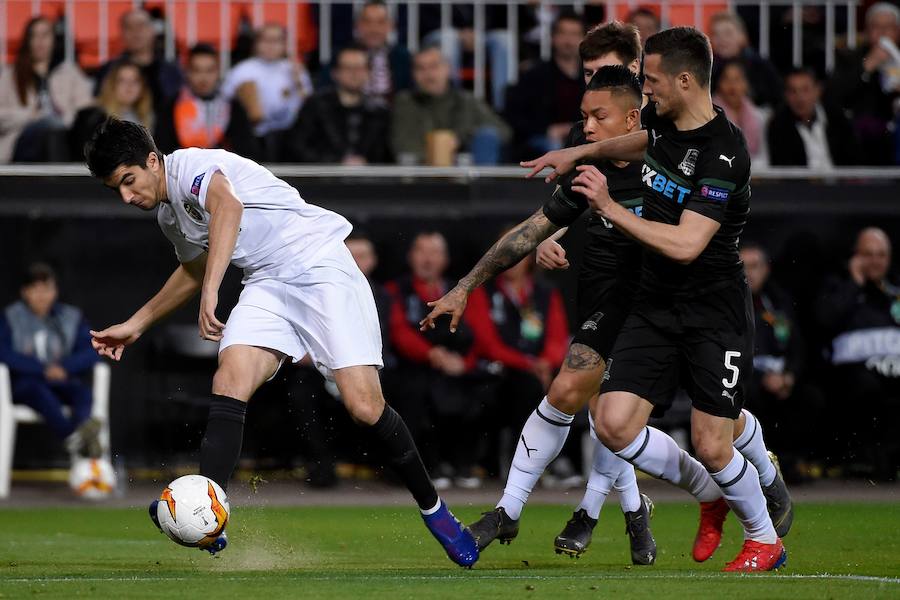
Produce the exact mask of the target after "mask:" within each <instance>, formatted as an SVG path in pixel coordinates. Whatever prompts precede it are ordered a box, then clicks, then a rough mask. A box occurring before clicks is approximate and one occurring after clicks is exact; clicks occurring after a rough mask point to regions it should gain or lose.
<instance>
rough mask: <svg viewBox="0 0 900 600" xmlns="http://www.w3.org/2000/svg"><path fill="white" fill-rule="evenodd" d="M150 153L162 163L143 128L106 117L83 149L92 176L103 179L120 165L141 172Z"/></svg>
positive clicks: (150, 137) (151, 140)
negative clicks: (154, 154) (135, 167)
mask: <svg viewBox="0 0 900 600" xmlns="http://www.w3.org/2000/svg"><path fill="white" fill-rule="evenodd" d="M151 152H154V153H156V156H157V157H158V158H159V159H160V161H162V154H161V153H160V151H159V150H158V149H157V148H156V143H155V142H154V141H153V136H151V135H150V132H149V131H147V129H146V128H145V127H144V126H143V125H139V124H137V123H132V122H130V121H120V120H119V119H116V118H115V117H107V119H106V120H105V121H103V122H102V123H100V125H98V126H97V128H96V129H94V133H93V134H92V135H91V138H90V139H89V140H88V142H87V143H86V144H85V145H84V160H85V162H86V163H87V166H88V169H90V171H91V175H93V176H94V177H96V178H98V179H106V178H107V177H109V176H110V175H112V172H113V171H115V170H116V169H118V168H119V167H120V166H123V165H124V166H126V167H133V166H139V167H141V168H144V167H145V166H146V164H147V156H149V155H150V153H151Z"/></svg>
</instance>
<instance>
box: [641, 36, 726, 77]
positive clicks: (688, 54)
mask: <svg viewBox="0 0 900 600" xmlns="http://www.w3.org/2000/svg"><path fill="white" fill-rule="evenodd" d="M649 54H659V55H660V56H661V57H662V63H661V64H662V68H663V70H664V71H666V72H667V73H668V74H669V75H677V74H678V73H681V72H683V71H687V72H688V73H690V74H691V75H693V76H694V78H695V79H696V80H697V83H699V84H700V85H701V86H702V87H704V88H708V87H709V83H710V81H709V78H710V73H711V71H712V48H711V47H710V45H709V38H707V37H706V35H705V34H704V33H703V32H702V31H700V30H698V29H694V28H693V27H673V28H672V29H666V30H665V31H660V32H659V33H656V34H654V35H651V36H650V37H649V38H648V39H647V41H646V42H645V43H644V55H645V56H646V55H649Z"/></svg>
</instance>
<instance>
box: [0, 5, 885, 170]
mask: <svg viewBox="0 0 900 600" xmlns="http://www.w3.org/2000/svg"><path fill="white" fill-rule="evenodd" d="M439 10H440V7H439V6H438V5H422V7H421V18H420V31H421V42H422V44H421V50H419V51H417V52H415V53H414V54H412V55H411V54H410V53H409V51H408V50H407V49H406V48H405V46H404V45H399V44H394V43H392V42H391V40H394V39H395V38H396V37H397V36H396V35H395V33H396V32H395V25H394V23H393V21H392V18H391V14H390V11H389V10H388V7H387V5H386V4H384V2H383V0H369V1H368V2H366V3H365V4H364V5H362V6H361V7H360V9H359V10H358V11H357V12H356V14H355V15H353V16H352V17H349V16H348V17H347V18H345V19H343V20H342V19H337V20H336V25H338V26H340V27H342V28H343V29H346V31H344V30H343V29H342V30H340V31H337V32H336V35H335V36H334V37H335V39H336V41H338V42H342V43H340V44H339V47H338V50H337V51H336V53H335V55H334V59H333V60H332V62H331V64H327V65H318V66H317V68H313V66H314V65H312V62H313V61H314V57H312V56H310V57H309V61H304V60H303V58H302V57H301V59H298V60H292V59H290V58H288V56H290V55H291V53H290V52H288V39H287V32H286V31H285V29H284V28H283V27H282V26H281V25H276V24H267V25H264V26H263V27H261V28H260V29H259V30H258V31H256V32H254V34H253V38H252V42H250V40H246V39H244V40H241V39H239V40H238V43H237V44H236V48H235V52H234V53H233V56H234V59H235V60H234V62H233V64H234V66H233V67H232V68H231V69H230V70H228V71H227V72H226V73H225V74H224V77H222V76H221V69H220V64H219V58H220V54H219V52H218V50H217V49H216V48H214V47H212V46H210V45H208V44H203V43H201V44H197V45H195V46H194V47H192V48H190V49H186V51H185V52H183V53H182V54H183V55H182V56H180V57H179V59H178V60H176V61H168V60H166V59H165V58H164V56H163V53H162V39H161V37H160V36H158V34H157V32H158V31H161V30H162V28H161V27H159V26H158V25H159V23H158V22H156V21H155V19H158V18H159V15H156V16H152V15H151V14H150V13H149V12H147V11H145V10H143V9H135V10H133V11H130V12H128V13H125V14H124V15H123V16H122V18H121V21H120V24H119V35H120V37H121V43H122V45H123V47H124V52H123V53H122V54H121V55H120V56H118V57H115V58H114V59H112V60H110V61H109V62H107V63H106V64H103V65H102V66H101V67H100V68H99V69H97V70H96V72H95V73H92V74H91V76H90V77H89V76H88V75H87V74H85V72H83V71H82V69H81V68H80V67H79V66H78V64H77V62H76V63H73V62H66V61H64V60H63V56H64V52H63V43H62V37H61V28H60V27H58V26H57V25H58V24H57V23H54V22H53V21H51V20H50V19H49V18H47V17H36V18H34V19H32V20H30V21H29V22H28V23H27V25H26V26H25V30H24V32H23V34H22V36H21V39H22V43H21V44H20V46H19V48H18V50H17V51H16V53H15V60H14V62H13V64H10V65H7V66H4V67H3V68H2V72H0V163H6V162H42V161H51V162H60V161H68V160H75V161H77V160H80V157H81V147H82V145H83V143H84V141H85V139H86V136H87V135H88V133H89V132H90V131H91V130H92V128H93V126H94V125H95V124H96V123H97V122H98V121H99V120H101V119H102V118H103V117H104V116H105V115H115V116H117V117H119V118H122V119H127V120H132V121H136V122H140V123H142V124H144V125H146V126H147V127H148V128H149V129H150V130H151V131H153V132H154V134H155V137H156V139H157V141H158V143H159V146H160V149H161V150H163V151H165V152H170V151H172V150H175V149H177V148H180V147H190V146H197V147H205V148H214V147H224V148H228V149H230V150H233V151H235V152H237V153H239V154H242V155H244V156H248V157H251V158H254V159H257V160H259V161H262V162H298V163H314V162H320V163H342V164H348V165H360V164H390V163H399V164H403V165H413V164H435V165H450V164H455V163H457V164H472V163H474V164H498V163H502V162H511V161H517V160H520V159H525V158H533V157H534V156H535V155H536V154H539V153H542V152H545V151H547V150H549V149H553V148H558V147H560V146H561V145H562V144H563V142H564V137H565V135H566V133H567V132H568V130H569V127H570V126H571V124H572V123H573V122H575V121H577V120H578V119H579V112H578V107H579V100H580V97H581V93H582V91H583V88H584V82H583V78H582V73H581V64H580V60H579V42H580V41H581V39H582V37H583V36H584V33H585V30H586V28H589V27H590V26H592V25H593V24H595V23H599V22H601V21H602V20H603V19H604V18H605V16H604V14H603V9H602V6H595V5H590V4H589V5H588V6H587V7H586V8H585V10H584V11H583V12H582V14H576V13H575V12H572V11H569V10H568V9H565V8H561V7H559V8H555V9H554V10H556V16H555V21H554V22H553V25H552V34H551V47H552V56H551V59H550V60H549V61H541V60H540V59H539V53H538V50H537V43H536V38H535V32H536V31H537V30H538V29H539V27H538V20H537V17H536V15H535V14H534V11H535V10H537V8H536V6H532V5H523V6H521V7H520V9H519V10H520V15H519V19H518V20H519V25H520V30H521V31H522V32H523V33H522V36H521V37H522V39H520V40H518V41H517V42H518V43H517V45H516V47H517V48H519V59H520V62H519V65H518V67H519V68H518V71H519V78H518V82H517V83H515V84H510V81H509V77H508V72H509V65H508V64H507V62H508V60H509V52H508V50H509V48H510V43H511V40H510V39H509V36H510V33H509V31H508V30H507V29H506V25H507V24H506V8H505V6H499V5H497V6H494V5H491V6H488V7H487V15H486V28H485V31H486V34H485V36H484V39H485V50H486V57H487V61H486V63H487V73H488V82H487V85H486V89H487V98H486V100H482V99H479V98H476V97H475V96H474V95H473V94H472V92H471V91H470V89H471V87H472V83H473V82H472V69H471V68H470V65H471V61H472V49H473V43H474V41H473V40H474V38H473V30H472V26H473V15H472V7H471V6H470V5H453V9H452V22H453V28H452V29H450V30H445V31H442V30H441V29H440V15H439ZM773 10H774V9H773ZM779 10H781V9H779ZM785 10H787V12H784V13H780V12H778V11H776V12H778V15H779V17H778V18H779V19H780V22H781V25H780V26H781V27H782V28H784V30H785V31H787V30H788V29H789V28H790V23H791V20H792V19H793V18H795V17H794V16H792V13H791V12H790V9H785ZM436 11H437V12H436ZM817 11H818V12H817ZM822 11H824V7H812V6H809V7H804V9H803V15H802V19H803V29H804V35H805V38H804V39H805V40H806V42H805V44H804V64H805V65H806V66H804V67H792V66H791V64H792V61H791V60H790V52H789V50H788V51H787V52H785V50H784V48H783V47H782V46H783V44H784V42H783V40H781V39H780V38H782V37H790V36H781V35H778V34H777V33H778V32H780V31H781V29H776V30H775V32H776V34H775V35H772V38H773V42H772V49H771V57H772V60H770V59H767V58H764V57H762V56H760V54H759V53H758V52H757V50H756V49H754V48H753V46H752V44H751V42H750V40H751V39H758V38H757V36H755V35H751V34H750V33H751V32H749V31H748V28H747V26H746V25H745V22H744V20H743V19H742V18H741V16H740V15H739V14H738V13H733V12H722V13H718V14H716V15H714V16H713V17H712V18H711V19H710V22H709V24H708V32H709V34H710V40H711V42H712V47H713V51H714V55H715V60H714V70H713V91H714V94H715V101H716V103H717V104H719V105H720V106H722V107H723V108H724V109H725V111H726V113H727V115H728V117H729V119H731V120H732V121H733V122H734V123H736V124H738V125H739V126H740V127H741V129H742V130H743V132H744V134H745V136H746V138H747V143H748V146H749V149H750V151H751V154H752V156H753V158H754V162H755V164H757V165H760V164H771V165H779V166H780V165H793V166H803V165H807V166H810V167H814V168H826V169H827V168H829V167H832V166H841V165H857V164H858V165H892V164H898V163H900V128H898V127H897V124H898V114H900V59H898V57H900V52H898V50H897V45H898V44H900V9H898V8H897V6H896V5H894V4H892V3H888V2H878V3H875V4H872V5H871V6H869V7H868V9H867V10H866V12H865V14H864V18H863V19H862V23H863V25H864V29H865V30H864V33H863V35H862V36H861V38H860V40H861V43H860V44H859V47H858V48H856V49H849V48H845V49H840V48H839V49H838V52H837V55H836V61H835V66H834V68H833V69H832V70H831V72H828V73H826V72H824V71H825V69H824V64H823V58H822V57H823V56H824V52H822V51H821V46H822V43H824V42H823V41H822V37H823V31H822V21H823V17H822V15H821V14H818V13H819V12H822ZM796 18H801V17H796ZM628 20H629V21H630V22H632V23H633V24H635V25H636V26H637V27H638V29H639V31H640V33H641V35H642V36H643V37H645V38H646V37H647V36H649V35H652V34H653V33H654V32H656V31H658V30H659V29H660V28H661V27H663V26H664V25H665V24H663V23H661V22H660V18H659V16H658V14H657V13H656V12H654V10H651V9H649V8H637V9H635V10H634V11H633V12H632V13H631V14H630V15H629V17H628ZM351 31H352V33H351ZM839 39H842V38H840V37H839ZM245 42H250V43H245ZM839 45H840V44H839ZM245 47H246V52H243V51H241V49H242V48H245ZM441 49H443V50H444V51H446V52H447V54H446V55H445V54H442V50H441ZM817 49H818V50H817ZM306 62H309V63H310V66H309V67H307V66H306ZM535 90H540V91H541V93H534V91H535ZM776 140H777V143H776Z"/></svg>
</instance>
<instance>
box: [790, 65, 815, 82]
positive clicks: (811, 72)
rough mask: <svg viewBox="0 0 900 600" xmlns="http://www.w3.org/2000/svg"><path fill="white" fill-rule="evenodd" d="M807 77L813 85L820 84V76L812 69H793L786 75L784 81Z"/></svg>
mask: <svg viewBox="0 0 900 600" xmlns="http://www.w3.org/2000/svg"><path fill="white" fill-rule="evenodd" d="M803 75H806V76H808V77H810V78H811V79H812V80H813V83H819V81H820V78H819V74H818V73H817V72H816V70H815V69H813V68H812V67H791V68H790V69H789V70H788V72H787V73H785V74H784V80H785V81H787V80H788V78H789V77H797V76H803Z"/></svg>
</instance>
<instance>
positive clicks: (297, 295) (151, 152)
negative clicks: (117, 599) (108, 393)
mask: <svg viewBox="0 0 900 600" xmlns="http://www.w3.org/2000/svg"><path fill="white" fill-rule="evenodd" d="M85 159H86V161H87V164H88V167H89V168H90V171H91V174H92V175H94V176H95V177H97V178H98V179H100V180H102V181H103V183H104V185H106V186H107V187H109V188H112V189H114V190H116V191H117V192H118V193H119V195H120V196H121V197H122V200H123V201H124V202H125V203H126V204H129V205H133V206H136V207H138V208H141V209H142V210H147V211H150V210H156V211H157V221H158V222H159V226H160V228H161V229H162V231H163V233H164V234H165V235H166V237H167V238H168V239H169V240H170V241H171V242H172V245H173V246H174V247H175V255H176V256H177V258H178V262H179V263H180V265H179V266H178V268H177V269H175V272H174V273H173V274H172V275H171V276H170V277H169V279H168V281H166V283H165V285H164V286H163V287H162V289H161V290H160V291H159V292H158V293H157V294H156V295H155V296H154V297H153V298H151V299H150V300H149V301H148V302H147V303H146V304H144V306H142V307H141V308H140V309H138V311H137V312H135V313H134V314H133V315H132V316H131V317H130V318H129V319H128V320H127V321H125V322H124V323H120V324H118V325H113V326H111V327H108V328H106V329H104V330H102V331H92V332H91V335H92V336H93V345H94V348H96V349H97V351H98V352H99V353H100V354H101V355H104V356H107V357H109V358H111V359H113V360H116V361H118V360H119V359H120V358H121V357H122V353H123V351H124V349H125V346H128V345H130V344H132V343H134V342H135V341H137V339H138V338H139V337H140V336H141V335H142V334H143V333H144V332H145V331H146V330H147V329H148V328H149V327H150V326H152V325H153V324H154V323H156V322H158V321H160V320H161V319H163V318H164V317H165V316H167V315H168V314H170V313H171V312H172V311H174V310H175V309H177V308H178V307H180V306H181V305H183V304H184V303H185V302H187V301H188V300H189V299H191V298H192V297H194V296H195V295H196V294H197V293H198V292H199V293H200V316H199V329H200V336H201V337H203V338H204V339H207V340H212V341H216V342H219V366H218V368H217V370H216V373H215V375H214V376H213V383H212V398H211V403H210V409H209V420H208V423H207V429H206V433H205V435H204V438H203V442H202V444H201V447H200V474H201V475H204V476H206V477H209V478H210V479H212V480H213V481H215V482H217V483H218V484H219V485H221V486H222V488H226V487H227V485H228V480H229V478H230V477H231V473H232V471H233V470H234V467H235V464H236V463H237V460H238V457H239V456H240V449H241V442H242V436H243V426H244V416H245V413H246V408H247V402H248V401H249V399H250V397H251V396H252V395H253V393H254V392H255V391H256V389H257V388H258V387H259V386H260V385H262V384H263V383H264V382H266V381H267V380H269V379H271V378H272V377H273V376H274V375H275V373H276V371H277V370H278V368H279V367H280V365H281V363H282V362H283V361H284V360H285V359H287V358H290V359H291V360H293V361H294V362H297V361H299V360H301V359H302V358H303V357H304V356H306V355H307V354H308V355H309V356H310V358H311V359H312V361H313V362H314V364H315V365H316V367H317V368H318V369H319V371H320V372H321V373H322V374H323V375H324V376H325V377H326V378H329V379H332V380H333V381H334V382H335V383H336V384H337V387H338V389H339V390H340V392H341V397H342V399H343V401H344V405H345V406H346V407H347V410H348V411H349V413H350V415H351V416H352V417H353V419H354V420H355V421H357V422H358V423H359V424H360V425H361V426H362V427H363V428H365V429H368V430H370V431H371V433H372V435H373V437H374V438H375V440H376V443H377V444H378V446H380V448H381V449H382V451H383V452H384V454H385V458H386V459H387V462H388V463H389V464H390V465H391V466H392V467H393V468H394V470H395V471H396V473H397V474H398V475H399V477H400V479H401V480H402V481H403V482H404V483H405V484H406V486H407V488H408V489H409V490H410V492H411V493H412V495H413V497H414V498H415V500H416V503H417V504H418V506H419V509H420V511H421V513H422V518H423V519H424V521H425V524H426V525H427V526H428V529H429V530H430V531H431V533H432V534H433V535H434V536H435V538H436V539H437V540H438V541H439V542H440V543H441V545H442V546H443V547H444V549H445V551H446V552H447V555H448V556H449V557H450V559H451V560H453V561H454V562H456V563H457V564H459V565H462V566H471V565H472V564H474V563H475V561H476V560H478V549H477V546H476V544H475V540H474V539H473V538H472V535H471V533H469V531H468V529H465V528H464V527H463V526H462V525H461V524H460V523H459V521H458V520H457V519H456V518H455V517H454V516H453V514H452V513H451V512H450V510H449V509H448V508H447V505H446V504H445V503H444V502H443V501H442V500H441V499H440V498H439V497H438V495H437V492H436V491H435V489H434V486H433V485H432V483H431V480H430V478H429V477H428V473H427V472H426V471H425V467H424V466H423V464H422V461H421V459H420V457H419V453H418V450H417V449H416V446H415V443H414V442H413V440H412V437H411V436H410V434H409V430H408V429H407V428H406V425H405V424H404V423H403V420H402V419H401V418H400V416H399V415H398V414H397V413H396V412H395V411H394V410H393V409H392V408H391V407H390V406H389V405H387V404H386V403H385V400H384V397H383V395H382V392H381V383H380V381H379V378H378V371H377V369H378V368H380V367H381V366H382V357H381V356H382V355H381V330H380V327H379V323H378V314H377V312H376V309H375V301H374V299H373V297H372V291H371V288H370V287H369V284H368V282H367V281H366V279H365V277H364V276H363V274H362V273H361V272H360V271H359V269H358V268H357V266H356V263H355V262H354V261H353V258H352V256H351V255H350V252H349V251H348V250H347V248H346V246H345V245H344V239H345V238H346V237H347V235H349V233H350V231H351V229H352V227H351V225H350V223H349V222H348V221H347V220H346V219H345V218H344V217H342V216H340V215H338V214H337V213H334V212H331V211H328V210H325V209H323V208H320V207H318V206H314V205H312V204H307V203H306V202H305V201H304V200H303V198H301V197H300V194H299V193H298V192H297V190H296V189H295V188H293V187H292V186H290V185H288V184H287V183H285V182H284V181H282V180H280V179H278V178H277V177H275V176H274V175H273V174H272V173H271V172H270V171H269V170H268V169H266V168H264V167H262V166H260V165H258V164H256V163H255V162H253V161H251V160H248V159H245V158H242V157H240V156H238V155H236V154H232V153H230V152H227V151H225V150H204V149H199V148H188V149H185V150H177V151H175V152H173V153H172V154H169V155H167V156H163V155H162V153H160V152H159V150H157V148H156V144H155V143H154V141H153V138H152V137H151V136H150V134H149V132H147V130H146V129H144V128H143V127H142V126H140V125H138V124H135V123H129V122H126V121H119V120H117V119H114V118H110V119H108V120H106V121H105V122H104V123H102V124H101V125H100V126H99V127H98V128H97V130H96V131H95V132H94V134H93V136H92V138H91V140H90V141H89V142H88V143H87V145H86V146H85ZM229 263H231V264H233V265H235V266H236V267H240V268H241V269H243V272H244V277H243V284H244V289H243V291H242V292H241V296H240V299H239V300H238V303H237V306H235V307H234V310H232V312H231V315H230V316H229V317H228V319H227V322H226V323H222V322H221V321H219V319H218V318H217V316H216V307H217V304H218V292H219V286H220V284H221V282H222V277H223V276H224V274H225V270H226V268H227V267H228V264H229ZM153 508H154V507H153V506H152V505H151V511H150V512H151V517H155V511H154V510H152V509H153ZM154 522H155V518H154ZM157 526H158V523H157ZM226 543H227V540H226V539H225V538H224V535H223V537H222V538H220V540H217V542H216V543H214V544H213V545H212V546H211V547H209V548H207V549H208V550H210V551H213V552H215V551H218V550H220V549H222V548H224V546H225V544H226Z"/></svg>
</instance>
